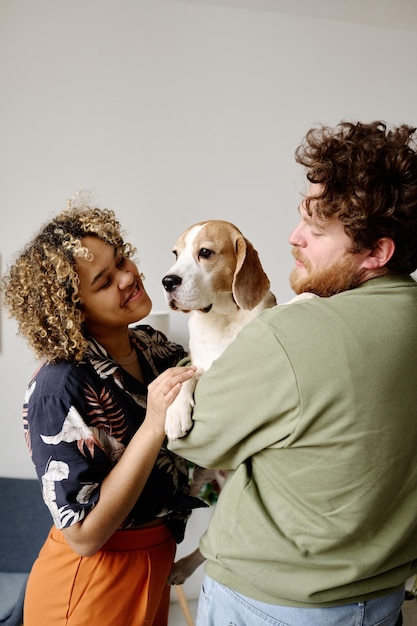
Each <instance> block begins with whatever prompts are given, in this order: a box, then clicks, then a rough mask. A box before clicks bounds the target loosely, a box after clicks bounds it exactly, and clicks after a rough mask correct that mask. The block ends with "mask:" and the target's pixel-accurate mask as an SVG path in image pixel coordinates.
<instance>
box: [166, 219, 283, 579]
mask: <svg viewBox="0 0 417 626" xmlns="http://www.w3.org/2000/svg"><path fill="white" fill-rule="evenodd" d="M173 252H174V254H175V263H174V265H173V266H172V267H171V268H170V269H169V270H168V272H167V274H166V275H165V276H164V278H163V279H162V284H163V286H164V288H165V296H166V300H167V303H168V305H169V306H170V308H171V309H173V310H174V311H182V312H184V313H190V319H189V322H188V330H189V352H190V357H191V361H192V363H193V364H194V365H196V366H197V368H198V369H197V372H196V374H195V375H194V377H193V378H192V379H191V380H189V381H186V382H185V383H183V385H182V388H181V391H180V393H179V394H178V396H177V397H176V399H175V400H174V402H173V403H172V404H171V406H170V407H169V409H168V411H167V416H166V422H165V430H166V433H167V435H168V437H169V438H170V439H177V438H178V437H183V436H184V435H185V434H186V433H187V432H188V431H189V430H190V428H191V426H192V418H191V413H192V408H193V406H194V400H193V396H194V388H195V385H196V383H197V380H198V378H200V376H201V375H202V374H203V372H204V371H206V370H207V369H208V368H209V367H210V365H211V364H212V362H213V360H214V359H216V358H217V357H218V356H220V354H221V353H222V352H223V351H224V350H225V348H226V347H227V346H228V345H229V344H230V343H231V342H232V341H233V339H234V338H235V337H236V335H237V333H238V332H239V331H240V330H241V328H243V326H245V324H247V323H248V322H250V321H251V320H252V319H253V318H254V317H256V316H257V315H258V314H259V313H260V312H261V311H263V310H264V309H266V308H269V307H273V306H275V305H276V303H277V302H276V298H275V296H274V295H273V294H272V293H271V291H270V290H269V286H270V283H269V279H268V277H267V275H266V274H265V272H264V270H263V268H262V265H261V262H260V260H259V256H258V253H257V252H256V250H255V249H254V247H253V245H252V244H251V242H250V241H248V239H246V238H245V237H244V236H243V235H242V233H241V232H240V230H239V229H238V228H237V227H236V226H234V224H231V223H230V222H225V221H223V220H209V221H207V222H199V223H197V224H194V225H193V226H190V227H189V228H188V229H187V230H185V231H184V232H183V233H182V235H181V236H180V238H179V239H178V241H177V242H176V244H175V246H174V249H173ZM211 481H216V482H217V484H218V486H219V488H221V487H222V486H223V483H224V481H225V474H224V472H222V471H220V470H207V469H204V468H201V467H196V468H195V469H194V473H193V479H192V482H191V486H190V493H191V494H192V495H196V496H197V495H198V493H199V491H200V488H201V487H202V485H203V483H205V482H211ZM204 560H205V559H204V557H203V555H202V554H201V552H200V550H199V549H198V548H197V549H196V550H194V552H191V553H190V554H188V555H187V556H185V557H183V558H182V559H180V560H179V561H177V562H176V563H175V564H174V566H173V568H172V571H171V573H170V576H169V579H168V584H172V585H181V584H182V583H183V582H185V580H186V579H187V578H188V577H189V576H190V575H191V574H192V573H193V572H194V570H195V569H196V568H197V567H198V566H199V565H201V563H203V562H204Z"/></svg>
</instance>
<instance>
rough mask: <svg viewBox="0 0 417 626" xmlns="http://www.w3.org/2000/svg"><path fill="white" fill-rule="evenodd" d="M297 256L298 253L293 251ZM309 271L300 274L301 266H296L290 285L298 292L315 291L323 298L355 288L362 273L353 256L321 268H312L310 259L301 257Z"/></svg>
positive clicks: (359, 281) (291, 275)
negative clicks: (359, 271)
mask: <svg viewBox="0 0 417 626" xmlns="http://www.w3.org/2000/svg"><path fill="white" fill-rule="evenodd" d="M293 255H294V256H295V258H297V253H296V252H294V251H293ZM300 260H301V262H302V263H303V264H304V267H305V269H306V270H307V273H304V275H302V276H301V275H299V271H300V270H299V268H298V267H295V268H294V269H293V271H292V272H291V274H290V285H291V287H292V288H293V290H294V291H295V293H296V294H300V293H303V292H310V293H315V294H316V295H317V296H321V297H322V298H328V297H329V296H334V295H335V294H336V293H340V292H341V291H347V290H348V289H353V288H354V287H356V286H357V285H359V284H360V283H361V282H362V281H361V274H360V273H358V267H357V264H356V263H355V260H354V258H352V256H347V257H345V258H343V259H339V260H338V261H335V263H333V264H332V265H330V266H329V267H326V268H324V269H321V270H312V269H311V264H310V263H309V261H308V260H303V259H300Z"/></svg>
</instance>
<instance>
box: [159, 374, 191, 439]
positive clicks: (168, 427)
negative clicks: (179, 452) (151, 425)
mask: <svg viewBox="0 0 417 626" xmlns="http://www.w3.org/2000/svg"><path fill="white" fill-rule="evenodd" d="M193 391H194V382H193V380H192V379H190V380H187V381H185V383H183V385H182V387H181V390H180V392H179V394H178V395H177V397H176V398H175V400H174V401H173V402H172V404H171V405H170V406H169V407H168V409H167V413H166V418H165V433H166V434H167V435H168V437H169V439H172V440H175V439H179V438H180V437H184V435H186V434H187V433H188V431H189V430H190V428H191V426H192V425H193V420H192V418H191V415H192V410H193V407H194V397H193Z"/></svg>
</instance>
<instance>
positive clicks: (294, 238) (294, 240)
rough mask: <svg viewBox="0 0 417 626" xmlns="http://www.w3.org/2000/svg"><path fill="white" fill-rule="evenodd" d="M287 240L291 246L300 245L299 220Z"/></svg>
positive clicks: (300, 231)
mask: <svg viewBox="0 0 417 626" xmlns="http://www.w3.org/2000/svg"><path fill="white" fill-rule="evenodd" d="M289 242H290V244H291V245H292V246H301V245H302V227H301V222H300V223H299V224H298V226H296V227H295V228H294V230H293V231H292V233H291V235H290V238H289Z"/></svg>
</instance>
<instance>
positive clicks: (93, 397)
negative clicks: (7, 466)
mask: <svg viewBox="0 0 417 626" xmlns="http://www.w3.org/2000/svg"><path fill="white" fill-rule="evenodd" d="M131 340H132V344H133V345H134V347H135V349H136V351H137V353H138V357H139V360H140V365H141V368H142V372H143V376H144V378H145V385H143V384H142V383H141V382H140V381H139V380H137V379H136V378H134V377H133V376H131V375H130V374H129V373H128V372H127V371H125V370H124V369H122V367H121V366H120V365H119V364H118V363H117V362H116V361H115V360H114V359H113V358H112V357H111V355H110V354H109V353H108V352H107V351H106V350H105V349H104V348H103V347H102V346H101V345H100V344H99V343H97V342H96V341H95V340H93V339H90V341H89V348H88V351H87V353H86V355H85V358H84V360H83V361H82V362H81V363H78V364H77V363H72V362H67V361H62V362H60V363H57V364H43V365H41V366H40V368H39V369H38V370H37V371H36V372H35V374H34V376H33V378H32V380H31V381H30V383H29V386H28V389H27V393H26V398H25V404H24V427H25V435H26V441H27V445H28V447H29V450H30V453H31V456H32V460H33V462H34V464H35V467H36V472H37V475H38V478H39V481H40V483H41V487H42V494H43V498H44V501H45V503H46V505H47V506H48V508H49V510H50V512H51V515H52V518H53V521H54V524H55V526H56V527H57V528H66V527H68V526H71V525H72V524H76V523H77V522H79V521H80V520H82V519H83V518H84V517H85V516H86V515H88V513H89V512H90V511H91V509H92V508H93V507H94V505H95V504H96V503H97V501H98V500H99V498H100V485H101V483H102V481H103V479H104V477H105V476H106V475H107V474H108V473H109V472H110V471H111V469H112V468H113V467H114V465H115V464H116V463H117V461H118V460H119V459H120V457H121V455H122V454H123V452H124V450H125V448H126V446H127V444H128V443H129V441H130V440H131V439H132V437H133V435H134V434H135V432H136V431H137V430H138V428H139V426H140V425H141V424H142V422H143V420H144V417H145V413H146V396H147V385H148V384H149V383H150V382H151V381H152V380H154V378H156V377H157V376H158V374H160V373H161V372H163V371H164V370H165V369H167V368H168V367H172V366H174V365H176V364H177V363H178V361H179V360H180V359H181V358H183V357H184V356H185V355H186V353H185V352H184V350H183V348H182V347H181V346H179V345H177V344H175V343H172V342H170V341H168V340H167V338H166V337H165V335H163V334H162V333H161V332H159V331H156V330H154V329H153V328H151V327H150V326H136V327H135V328H134V329H132V330H131ZM200 506H205V504H204V503H203V502H202V501H201V500H199V499H197V498H193V497H191V496H190V495H189V481H188V466H187V463H186V461H184V460H183V459H182V458H180V457H178V456H177V455H176V454H174V453H173V452H171V451H169V450H168V449H167V447H166V446H165V445H163V446H162V447H161V450H160V453H159V456H158V458H157V460H156V463H155V465H154V467H153V470H152V472H151V474H150V476H149V478H148V481H147V483H146V485H145V487H144V489H143V491H142V494H141V495H140V497H139V499H138V500H137V502H136V504H135V506H134V507H133V509H132V511H131V512H130V514H129V515H128V517H127V518H126V520H125V521H124V523H123V524H122V526H121V528H124V529H127V528H131V527H134V526H138V525H140V524H144V523H146V522H149V521H151V520H153V519H155V518H156V517H165V518H166V523H167V526H168V528H169V529H170V531H171V533H172V535H173V536H174V538H175V539H176V541H177V542H180V541H182V539H183V536H184V531H185V524H186V520H187V519H188V517H189V516H190V514H191V510H192V509H193V508H196V507H200Z"/></svg>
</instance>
